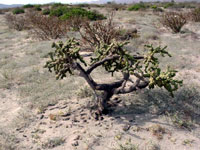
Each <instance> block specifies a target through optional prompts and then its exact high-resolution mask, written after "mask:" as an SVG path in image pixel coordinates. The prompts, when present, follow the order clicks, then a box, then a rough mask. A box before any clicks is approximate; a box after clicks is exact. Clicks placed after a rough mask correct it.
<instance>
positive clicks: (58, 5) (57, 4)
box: [52, 3, 64, 8]
mask: <svg viewBox="0 0 200 150" xmlns="http://www.w3.org/2000/svg"><path fill="white" fill-rule="evenodd" d="M61 6H64V4H62V3H54V4H53V5H52V8H56V7H61Z"/></svg>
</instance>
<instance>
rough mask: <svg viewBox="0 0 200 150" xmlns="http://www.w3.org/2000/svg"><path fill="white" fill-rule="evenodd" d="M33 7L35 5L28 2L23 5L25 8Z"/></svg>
mask: <svg viewBox="0 0 200 150" xmlns="http://www.w3.org/2000/svg"><path fill="white" fill-rule="evenodd" d="M33 7H34V5H32V4H27V5H24V6H23V8H33Z"/></svg>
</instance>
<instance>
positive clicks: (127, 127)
mask: <svg viewBox="0 0 200 150" xmlns="http://www.w3.org/2000/svg"><path fill="white" fill-rule="evenodd" d="M130 127H131V126H130V124H126V125H124V127H123V131H128V130H129V129H130Z"/></svg>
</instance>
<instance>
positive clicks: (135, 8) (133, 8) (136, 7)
mask: <svg viewBox="0 0 200 150" xmlns="http://www.w3.org/2000/svg"><path fill="white" fill-rule="evenodd" d="M146 8H147V6H146V5H145V4H144V3H138V4H135V5H133V6H131V7H129V8H128V10H129V11H138V10H144V9H146Z"/></svg>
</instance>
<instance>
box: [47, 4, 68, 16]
mask: <svg viewBox="0 0 200 150" xmlns="http://www.w3.org/2000/svg"><path fill="white" fill-rule="evenodd" d="M67 10H68V8H67V7H64V6H60V7H56V8H54V9H51V11H50V16H56V17H60V16H62V15H64V14H65V13H67Z"/></svg>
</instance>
